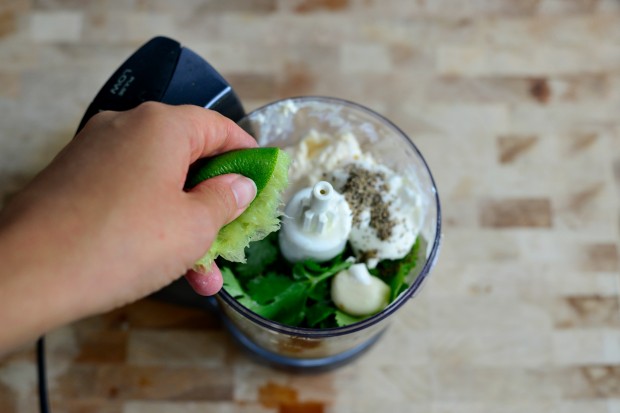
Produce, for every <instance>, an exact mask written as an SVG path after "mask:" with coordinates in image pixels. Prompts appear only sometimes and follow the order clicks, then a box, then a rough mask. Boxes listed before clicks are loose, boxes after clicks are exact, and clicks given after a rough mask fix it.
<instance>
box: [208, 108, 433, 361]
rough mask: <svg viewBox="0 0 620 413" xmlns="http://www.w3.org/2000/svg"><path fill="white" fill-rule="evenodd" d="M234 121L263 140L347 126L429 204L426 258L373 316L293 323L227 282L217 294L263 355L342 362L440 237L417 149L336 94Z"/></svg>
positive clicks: (247, 342)
mask: <svg viewBox="0 0 620 413" xmlns="http://www.w3.org/2000/svg"><path fill="white" fill-rule="evenodd" d="M239 124H240V125H241V126H242V127H243V128H244V129H245V130H247V131H248V132H249V133H250V134H252V135H253V136H254V137H255V138H256V140H257V141H258V143H259V144H260V146H278V147H287V146H290V145H295V144H297V143H298V142H299V141H300V140H301V139H303V138H304V137H306V136H307V135H308V133H309V132H310V131H311V130H313V129H314V130H316V131H318V132H320V133H328V134H332V135H334V136H337V135H340V134H342V133H345V132H351V133H352V134H353V135H354V136H355V137H356V138H357V140H358V142H359V143H360V146H361V147H362V149H363V150H364V151H365V152H370V153H371V154H372V155H373V157H374V158H375V159H376V160H377V162H379V163H382V164H384V165H386V166H387V167H389V168H391V169H392V170H394V171H396V172H398V173H400V174H406V175H407V176H409V177H413V178H414V179H415V181H416V182H417V185H418V186H419V188H418V189H419V190H420V191H421V192H422V194H423V196H424V199H425V201H426V202H425V209H426V212H425V215H424V225H423V229H422V233H421V234H422V236H423V238H424V240H425V242H424V243H423V244H422V245H423V247H424V250H425V258H426V260H425V261H424V262H419V263H418V265H417V266H416V269H414V270H413V273H412V274H409V277H408V280H409V285H410V286H409V288H408V289H407V290H406V291H405V292H404V293H402V294H401V295H400V296H399V297H397V299H396V300H395V301H393V302H392V303H391V304H390V305H389V306H388V307H386V308H385V309H384V310H383V311H381V312H380V313H378V314H376V315H374V316H372V317H369V318H367V319H365V320H363V321H361V322H359V323H355V324H352V325H349V326H345V327H338V328H331V329H310V328H298V327H291V326H287V325H284V324H280V323H277V322H274V321H270V320H268V319H265V318H263V317H261V316H259V315H257V314H255V313H254V312H252V311H250V310H249V309H247V308H245V307H244V306H242V305H241V304H239V303H238V302H237V301H236V300H235V299H234V298H232V297H231V296H230V295H229V294H228V293H227V292H226V291H224V290H222V291H221V292H220V293H219V294H218V295H217V297H216V299H217V303H218V307H219V309H220V311H221V313H222V314H223V319H224V322H225V324H226V326H227V327H228V329H229V330H230V331H231V333H232V334H233V336H234V337H235V338H237V339H238V341H240V342H241V343H242V344H243V345H244V346H245V347H246V348H247V349H249V350H250V351H251V352H252V353H254V354H255V355H257V356H258V357H259V358H260V359H261V360H262V361H265V362H269V363H271V364H276V365H279V366H282V367H291V368H302V369H324V368H331V367H335V366H337V365H340V364H343V363H345V362H347V361H349V360H351V359H353V358H355V357H356V356H358V355H359V354H361V353H362V352H363V351H364V350H366V349H367V348H368V347H370V346H371V345H372V344H373V343H374V342H375V341H376V340H377V339H378V338H379V337H380V335H381V333H382V332H383V331H384V330H385V328H386V327H387V326H388V324H389V322H390V317H391V316H392V315H393V314H394V313H395V312H396V311H397V310H398V309H399V308H401V307H402V306H403V305H404V304H405V303H407V302H408V301H409V299H410V298H411V297H413V296H415V295H416V293H417V292H418V291H420V288H421V286H422V284H423V283H424V281H425V280H426V278H427V276H428V274H429V273H430V271H431V269H432V268H433V266H434V264H435V260H436V258H437V254H438V250H439V245H440V239H441V212H440V204H439V196H438V194H437V190H436V187H435V182H434V180H433V177H432V175H431V171H430V170H429V168H428V165H427V164H426V162H425V160H424V158H423V157H422V154H421V153H420V151H419V150H418V149H417V148H416V146H415V145H414V144H413V143H412V142H411V140H410V139H409V138H408V137H407V136H406V135H405V134H404V133H403V132H402V131H401V130H400V129H399V128H398V127H396V126H395V125H394V124H393V123H392V122H390V121H389V120H387V119H386V118H384V117H383V116H381V115H379V114H377V113H375V112H373V111H372V110H370V109H367V108H365V107H363V106H360V105H358V104H355V103H352V102H348V101H344V100H340V99H334V98H327V97H313V96H307V97H299V98H291V99H285V100H281V101H277V102H274V103H271V104H269V105H266V106H263V107H262V108H259V109H257V110H255V111H253V112H252V113H250V114H248V115H247V116H246V117H245V118H243V119H242V120H241V121H240V122H239ZM285 201H287V200H286V199H285Z"/></svg>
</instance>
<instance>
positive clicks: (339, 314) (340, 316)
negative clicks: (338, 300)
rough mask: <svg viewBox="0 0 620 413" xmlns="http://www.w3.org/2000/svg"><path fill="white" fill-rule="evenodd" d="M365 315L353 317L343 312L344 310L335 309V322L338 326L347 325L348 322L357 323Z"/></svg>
mask: <svg viewBox="0 0 620 413" xmlns="http://www.w3.org/2000/svg"><path fill="white" fill-rule="evenodd" d="M365 318H367V317H354V316H352V315H349V314H347V313H345V312H344V311H340V310H336V324H337V325H338V327H344V326H348V325H349V324H353V323H357V322H359V321H362V320H364V319H365Z"/></svg>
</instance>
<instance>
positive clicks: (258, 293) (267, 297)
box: [247, 273, 295, 304]
mask: <svg viewBox="0 0 620 413" xmlns="http://www.w3.org/2000/svg"><path fill="white" fill-rule="evenodd" d="M293 283H295V281H294V280H292V279H291V278H290V277H287V276H285V275H278V274H275V273H269V274H267V275H262V276H258V277H255V278H253V279H252V280H250V281H249V282H248V284H247V291H248V294H249V295H250V296H251V297H252V298H253V299H254V301H256V302H257V303H259V304H268V303H269V302H270V301H272V300H273V299H274V298H275V297H276V296H277V295H279V294H282V293H283V292H284V291H285V290H286V289H287V288H289V287H290V286H291V285H292V284H293Z"/></svg>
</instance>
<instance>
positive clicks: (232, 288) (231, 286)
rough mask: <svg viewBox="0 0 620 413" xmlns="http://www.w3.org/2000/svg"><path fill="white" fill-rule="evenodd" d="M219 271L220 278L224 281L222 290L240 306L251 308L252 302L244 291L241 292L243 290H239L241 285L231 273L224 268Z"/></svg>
mask: <svg viewBox="0 0 620 413" xmlns="http://www.w3.org/2000/svg"><path fill="white" fill-rule="evenodd" d="M220 271H221V273H222V278H223V279H224V285H223V288H224V289H225V290H226V292H227V293H228V294H230V295H231V296H232V297H233V298H234V299H236V300H237V301H239V302H240V303H241V304H242V305H244V306H246V307H248V308H250V307H251V306H253V305H254V302H253V300H252V299H251V298H250V297H249V296H248V295H247V294H246V293H245V291H243V288H241V285H240V284H239V281H238V280H237V278H236V277H235V275H234V274H233V272H232V271H231V270H230V269H229V268H226V267H223V268H221V269H220Z"/></svg>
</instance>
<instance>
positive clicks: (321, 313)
mask: <svg viewBox="0 0 620 413" xmlns="http://www.w3.org/2000/svg"><path fill="white" fill-rule="evenodd" d="M335 312H336V307H334V305H333V304H332V305H330V304H327V303H317V304H315V305H313V306H311V307H308V309H307V310H306V320H307V322H308V323H307V324H308V327H310V328H313V327H315V326H316V325H317V324H319V323H320V322H322V321H323V320H325V319H327V318H328V317H329V316H331V315H332V314H334V313H335Z"/></svg>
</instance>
